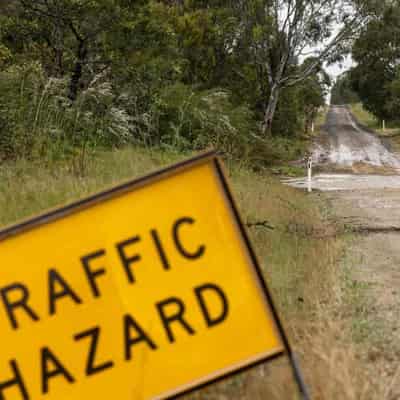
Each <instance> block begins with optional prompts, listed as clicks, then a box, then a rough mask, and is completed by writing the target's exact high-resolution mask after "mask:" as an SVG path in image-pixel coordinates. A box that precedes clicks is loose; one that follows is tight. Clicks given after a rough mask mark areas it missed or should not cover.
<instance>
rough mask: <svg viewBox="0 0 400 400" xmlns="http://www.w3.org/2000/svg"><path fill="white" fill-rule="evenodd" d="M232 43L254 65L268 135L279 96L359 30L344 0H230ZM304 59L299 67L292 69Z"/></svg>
mask: <svg viewBox="0 0 400 400" xmlns="http://www.w3.org/2000/svg"><path fill="white" fill-rule="evenodd" d="M233 2H234V7H235V9H236V11H237V14H238V15H239V20H240V24H239V31H240V33H239V34H238V43H239V45H240V46H241V47H242V49H244V50H245V51H246V52H247V54H248V57H250V59H251V61H252V62H253V63H254V64H255V67H256V71H257V76H258V80H259V81H260V86H261V87H262V92H263V132H264V133H270V132H271V125H272V121H273V118H274V114H275V110H276V107H277V104H278V100H279V95H280V93H281V91H282V90H283V89H285V88H288V87H291V86H295V85H297V84H299V83H301V82H302V81H304V80H305V79H306V78H307V77H309V76H310V75H311V74H313V73H314V72H315V71H316V70H317V69H318V68H319V67H320V66H321V65H322V64H323V63H324V62H329V61H332V60H335V59H337V58H338V57H340V55H341V54H342V52H343V51H344V49H345V48H346V46H347V45H348V43H349V42H350V41H351V39H352V38H353V37H354V35H355V33H356V31H357V30H358V29H359V28H360V26H361V22H362V18H364V16H363V14H362V13H359V12H356V11H355V8H354V7H353V2H352V1H350V0H340V1H338V0H233ZM306 58H311V59H312V62H309V63H307V65H306V67H305V68H294V66H296V65H298V64H299V63H300V62H301V61H303V60H305V59H306Z"/></svg>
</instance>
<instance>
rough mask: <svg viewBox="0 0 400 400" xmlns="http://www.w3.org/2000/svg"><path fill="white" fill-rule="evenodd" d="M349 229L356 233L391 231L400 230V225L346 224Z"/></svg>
mask: <svg viewBox="0 0 400 400" xmlns="http://www.w3.org/2000/svg"><path fill="white" fill-rule="evenodd" d="M346 228H347V229H349V230H351V231H352V232H356V233H391V232H400V226H362V225H360V226H346Z"/></svg>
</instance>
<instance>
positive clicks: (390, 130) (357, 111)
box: [350, 103, 400, 152]
mask: <svg viewBox="0 0 400 400" xmlns="http://www.w3.org/2000/svg"><path fill="white" fill-rule="evenodd" d="M350 109H351V112H352V113H353V115H354V116H355V117H356V118H357V120H358V121H359V122H360V123H361V124H362V125H365V126H366V127H368V128H370V129H373V130H374V131H375V132H376V133H377V134H378V135H379V136H381V137H383V138H388V139H389V140H390V143H391V145H392V147H393V150H394V151H396V152H400V125H399V123H398V122H397V123H396V122H386V126H385V130H383V126H382V121H378V119H377V118H375V116H373V115H372V114H371V113H370V112H368V111H367V110H365V109H364V108H363V106H362V104H361V103H356V104H351V105H350Z"/></svg>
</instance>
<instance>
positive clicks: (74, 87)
mask: <svg viewBox="0 0 400 400" xmlns="http://www.w3.org/2000/svg"><path fill="white" fill-rule="evenodd" d="M86 57H87V49H86V43H85V42H84V41H80V43H79V47H78V51H77V60H76V62H75V65H74V69H73V72H72V76H71V80H70V83H69V94H68V97H69V99H70V100H71V101H72V102H74V101H75V100H76V98H77V97H78V92H79V86H80V83H81V79H82V74H83V66H84V64H85V62H86Z"/></svg>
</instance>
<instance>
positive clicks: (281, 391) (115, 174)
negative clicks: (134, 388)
mask: <svg viewBox="0 0 400 400" xmlns="http://www.w3.org/2000/svg"><path fill="white" fill-rule="evenodd" d="M181 158H182V156H178V155H174V154H166V153H161V152H151V151H143V150H138V149H135V148H126V149H124V150H118V151H113V152H104V153H97V154H96V155H94V156H93V157H92V158H91V159H90V161H89V163H88V166H87V169H86V173H85V175H84V176H83V177H82V176H81V177H77V176H76V175H75V174H74V173H73V172H72V170H71V168H70V166H69V164H68V163H59V164H55V165H51V167H49V166H47V167H46V166H43V165H42V164H39V163H34V162H22V161H21V162H18V163H16V164H10V165H3V167H2V169H1V170H0V225H5V224H9V223H13V222H14V221H16V220H18V219H20V218H24V217H26V216H28V215H31V214H34V213H37V212H39V211H42V210H44V209H46V208H48V207H53V206H56V205H58V204H60V203H65V202H68V201H71V200H74V199H77V198H79V197H82V196H85V195H87V194H88V193H90V192H93V191H96V190H99V189H101V188H103V187H104V186H107V185H112V184H115V183H116V182H118V181H120V180H121V179H126V178H132V177H134V176H138V175H141V174H143V173H146V172H149V171H150V170H153V169H155V168H158V167H160V166H162V165H165V164H169V163H171V162H173V161H177V160H178V159H181ZM228 169H229V171H230V175H231V179H232V181H233V189H234V192H235V195H236V197H237V198H238V200H239V205H240V208H241V210H242V213H243V215H244V219H245V221H250V222H256V221H264V220H267V221H268V223H269V224H270V225H272V226H273V227H274V229H268V228H265V227H258V228H255V227H253V228H251V229H250V234H251V237H252V239H253V242H254V245H255V248H256V251H257V253H258V256H259V258H260V260H261V263H262V266H263V269H264V272H265V278H266V280H267V282H268V283H269V285H270V287H271V289H272V292H273V295H274V297H275V299H276V302H277V305H278V309H279V310H280V312H281V314H282V316H283V319H284V321H285V326H286V327H287V331H288V334H289V336H290V338H291V340H292V342H293V344H294V348H295V351H296V352H297V353H298V355H299V357H300V360H301V364H302V367H303V371H304V374H305V378H306V381H307V382H308V384H309V385H310V387H311V390H312V393H313V398H315V399H335V400H336V399H351V400H355V399H357V400H360V399H370V398H371V399H372V398H383V397H382V396H379V395H378V394H377V393H378V391H379V390H380V388H379V387H378V386H376V385H374V384H373V383H371V382H370V381H368V379H366V377H365V376H364V374H363V372H362V371H363V365H362V364H361V361H359V359H358V357H357V345H356V344H355V343H354V321H355V320H356V319H357V318H358V317H359V314H357V313H359V311H354V310H357V309H360V307H358V305H359V303H360V301H359V299H358V291H357V288H355V287H354V286H353V284H352V282H351V280H350V279H349V274H347V272H346V266H345V265H344V264H345V263H344V262H343V248H344V246H343V245H344V242H343V239H341V238H339V236H338V235H337V230H336V228H335V226H333V225H331V224H330V223H329V222H327V218H326V214H327V210H326V208H324V207H322V204H323V202H322V201H321V200H320V197H319V196H318V195H315V194H314V195H312V196H307V195H306V194H305V193H302V192H300V191H297V190H294V189H291V188H288V187H285V186H282V185H281V184H280V183H279V182H278V181H277V180H276V179H275V178H273V177H271V176H269V175H265V174H261V173H254V172H251V171H250V170H248V169H246V168H245V167H241V168H239V167H238V166H229V168H228ZM360 304H361V303H360ZM249 312H251V310H249ZM254 334H255V335H258V334H262V333H261V332H254ZM249 340H251V337H249ZM289 381H290V373H289V370H288V368H287V366H286V365H285V363H284V362H282V361H279V360H276V361H274V362H273V363H271V364H269V365H267V366H261V367H257V368H255V369H253V370H251V371H250V372H247V373H244V374H242V375H240V376H237V377H235V378H232V379H230V380H228V381H225V382H222V383H220V384H217V385H213V386H212V387H210V388H208V389H204V390H203V391H202V392H200V393H197V394H194V395H192V396H193V398H195V399H207V400H211V399H213V400H214V399H215V400H216V399H220V400H222V399H243V400H258V399H259V400H261V399H265V398H268V399H295V398H296V395H295V394H294V393H295V391H294V390H293V387H292V386H291V385H290V384H289V383H288V382H289Z"/></svg>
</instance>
